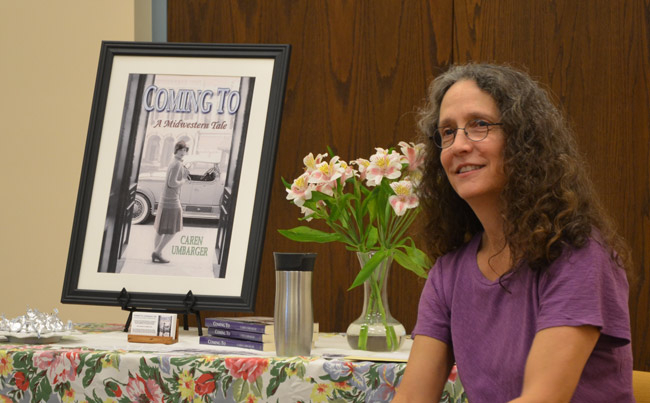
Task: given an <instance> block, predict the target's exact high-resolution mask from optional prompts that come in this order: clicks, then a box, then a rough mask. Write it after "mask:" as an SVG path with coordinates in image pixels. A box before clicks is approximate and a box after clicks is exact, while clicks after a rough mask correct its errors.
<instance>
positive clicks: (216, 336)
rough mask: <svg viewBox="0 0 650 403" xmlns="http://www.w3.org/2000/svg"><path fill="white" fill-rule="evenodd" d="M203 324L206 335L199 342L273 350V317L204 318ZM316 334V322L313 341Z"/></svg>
mask: <svg viewBox="0 0 650 403" xmlns="http://www.w3.org/2000/svg"><path fill="white" fill-rule="evenodd" d="M205 326H206V327H207V333H208V335H206V336H201V337H200V338H199V343H200V344H209V345H213V346H228V347H239V348H248V349H253V350H259V351H274V350H275V338H274V334H273V332H274V331H275V329H274V326H273V317H269V316H247V317H237V318H223V317H216V318H206V319H205ZM317 336H318V323H314V341H315V340H316V337H317Z"/></svg>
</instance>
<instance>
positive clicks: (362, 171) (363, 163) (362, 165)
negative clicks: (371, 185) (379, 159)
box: [350, 158, 370, 181]
mask: <svg viewBox="0 0 650 403" xmlns="http://www.w3.org/2000/svg"><path fill="white" fill-rule="evenodd" d="M352 164H356V165H357V166H358V167H359V170H358V172H359V178H360V179H361V180H362V181H363V180H366V170H367V169H368V166H370V161H368V160H367V159H363V158H357V159H356V160H354V161H350V165H352Z"/></svg>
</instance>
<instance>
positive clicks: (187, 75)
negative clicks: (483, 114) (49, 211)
mask: <svg viewBox="0 0 650 403" xmlns="http://www.w3.org/2000/svg"><path fill="white" fill-rule="evenodd" d="M290 51H291V46H290V45H287V44H194V43H144V42H115V41H104V42H102V44H101V51H100V57H99V66H98V71H97V78H96V83H95V90H94V95H93V102H92V110H91V114H90V122H89V128H88V137H87V142H86V147H85V152H84V159H83V168H82V173H81V180H80V184H79V191H78V196H77V203H76V209H75V217H74V224H73V228H72V235H71V240H70V248H69V252H68V262H67V267H66V272H65V278H64V284H63V291H62V296H61V302H62V303H70V304H90V305H104V306H112V305H114V306H120V305H122V307H123V308H124V307H125V306H126V307H138V308H150V309H161V310H174V309H181V310H182V309H184V308H187V307H188V305H191V308H192V309H193V310H196V311H205V310H217V311H252V310H253V309H254V306H255V295H256V292H257V282H258V274H259V268H260V263H261V260H262V247H263V242H264V233H265V227H266V221H267V214H268V205H269V199H270V194H271V185H272V178H273V170H274V165H275V156H276V148H277V142H278V136H279V131H280V122H281V115H282V107H283V100H284V93H285V86H286V81H287V75H288V66H289V58H290ZM158 83H161V84H158ZM165 83H166V84H165ZM188 83H189V84H188ZM223 83H226V84H228V83H235V84H233V87H232V88H231V87H228V86H227V85H225V84H223ZM222 84H223V87H222ZM165 85H168V86H169V88H166V87H165ZM228 85H230V84H228ZM237 85H238V87H237ZM172 86H173V88H172ZM214 86H218V88H216V89H215V88H214ZM165 93H166V94H165ZM182 93H183V94H186V95H187V94H189V95H187V96H185V95H181V94H182ZM206 93H210V94H208V95H206ZM235 93H236V94H235ZM219 96H220V98H219ZM190 98H191V100H192V101H191V102H190V101H187V99H190ZM181 105H185V106H186V107H184V106H181ZM208 110H209V112H206V111H208ZM242 110H243V112H241V111H242ZM156 113H157V114H158V115H156V117H158V118H160V119H157V120H156V121H155V122H156V123H154V122H153V120H154V119H153V118H154V115H155V114H156ZM185 113H188V114H189V115H184V114H185ZM208 115H209V116H208ZM188 116H189V117H188ZM222 118H223V120H219V119H222ZM215 119H216V120H215ZM155 124H157V125H158V126H155ZM206 125H207V126H206ZM228 125H230V126H228ZM154 126H155V127H156V128H157V129H158V130H159V131H155V130H154V129H153V127H154ZM163 126H165V129H166V131H165V130H163V128H162V127H163ZM198 127H200V128H198ZM224 127H225V129H224ZM179 128H180V129H181V130H180V131H179V130H177V129H179ZM183 130H185V131H184V132H183ZM180 132H183V133H185V134H179V133H180ZM161 133H162V134H161ZM188 133H189V134H188ZM228 133H230V139H229V138H228ZM147 136H149V137H147ZM155 136H158V137H155ZM183 136H184V137H183ZM163 137H164V139H163ZM181 137H182V138H183V139H186V140H188V142H189V143H192V146H190V147H189V149H190V150H189V151H188V152H189V153H192V152H194V153H196V155H197V156H201V157H204V156H206V155H212V158H216V159H215V160H214V161H211V163H214V164H215V165H214V167H216V168H219V167H220V166H221V173H220V174H218V175H221V176H219V178H220V179H219V180H220V181H221V183H220V185H221V186H222V189H221V196H220V198H219V202H218V203H217V202H216V201H215V204H214V205H211V206H209V207H208V209H209V210H210V209H212V210H210V211H213V210H214V214H219V219H218V220H212V221H210V220H205V221H201V220H196V222H200V223H203V222H210V223H211V224H209V225H204V224H200V225H199V224H196V227H188V226H187V225H186V224H185V225H183V230H182V231H190V230H192V231H196V233H197V234H198V233H199V232H198V231H203V232H201V234H208V235H206V237H208V239H211V240H214V239H215V238H216V242H215V244H214V245H215V248H214V249H212V244H211V243H208V244H207V245H208V246H207V247H206V246H203V244H201V245H202V246H194V245H198V244H199V243H198V242H199V241H198V240H199V239H200V240H201V242H206V241H205V239H204V238H203V236H202V235H181V236H180V237H179V236H177V237H176V238H177V239H181V238H183V239H184V241H182V242H184V243H185V244H184V245H179V244H177V245H175V246H174V245H172V246H171V248H172V249H171V250H172V252H174V251H175V252H176V255H172V257H174V256H176V257H177V260H178V261H179V262H181V261H183V260H182V259H185V260H184V261H183V262H185V263H176V266H174V263H173V262H172V263H171V264H164V263H163V264H160V263H159V264H156V263H154V256H153V254H152V255H151V259H148V254H149V251H150V250H151V249H153V243H152V242H153V241H152V242H150V241H151V240H152V239H154V238H155V236H156V234H157V232H156V231H157V229H154V227H155V226H154V224H151V222H150V221H152V219H150V220H149V222H148V223H149V224H150V225H151V228H148V227H147V228H145V227H144V226H136V225H133V224H132V223H133V217H134V214H139V212H142V211H143V209H141V208H139V207H142V204H143V203H140V204H138V203H136V202H137V201H138V200H137V199H136V198H135V197H136V196H137V194H138V192H139V190H140V189H144V183H145V179H144V175H145V174H144V171H145V169H144V168H145V165H147V164H149V165H155V169H162V168H161V165H162V163H160V161H158V160H155V159H153V161H154V162H155V163H153V164H150V163H149V160H148V159H147V158H150V157H151V158H156V156H159V157H158V158H163V157H165V156H169V153H163V152H159V151H160V150H161V149H165V147H167V151H169V149H170V144H172V142H171V141H170V138H171V139H172V140H173V142H174V145H175V144H178V142H177V141H178V139H179V138H181ZM154 140H155V141H154ZM163 140H164V141H163ZM147 142H148V143H147ZM228 142H229V143H228ZM153 143H156V144H157V145H156V144H153ZM145 144H146V146H147V147H145ZM161 144H162V146H161V147H159V146H160V145H161ZM219 147H222V148H223V149H222V148H219ZM172 148H173V147H172ZM206 150H207V151H209V152H207V153H203V152H204V151H206ZM223 150H225V151H223ZM201 153H203V154H201ZM171 155H172V157H173V156H174V155H175V153H174V154H171ZM214 155H217V156H218V157H214ZM165 158H167V159H169V158H171V157H165ZM185 160H187V157H186V158H185ZM185 160H181V161H182V163H183V164H184V163H185ZM145 162H146V164H145ZM156 163H158V165H156ZM149 165H147V167H148V168H147V169H154V168H151V167H149ZM170 166H171V165H170ZM224 170H225V171H227V173H225V177H224ZM156 172H157V171H156ZM156 172H151V175H150V176H151V177H153V176H154V174H156ZM160 172H162V171H160ZM160 172H158V174H159V175H160ZM168 172H169V171H168ZM148 173H149V172H148ZM204 176H205V175H204ZM204 176H200V178H203V177H204ZM188 177H189V178H194V176H193V175H189V176H188ZM195 179H196V178H194V179H192V180H190V181H187V182H186V183H192V184H193V183H195V182H196V180H195ZM134 183H135V185H134ZM165 183H166V182H165ZM183 186H186V185H183ZM218 186H219V184H217V186H216V187H218ZM142 191H143V192H144V190H142ZM182 192H183V190H181V193H182ZM215 199H216V198H215ZM150 203H151V201H150ZM144 204H145V206H146V203H144ZM151 204H152V205H153V203H151ZM158 204H160V203H158ZM138 206H139V207H138ZM192 208H193V210H192V211H193V213H197V214H198V213H200V212H201V209H202V208H204V207H196V206H192ZM189 209H190V204H189V202H188V204H187V205H183V217H184V218H183V222H184V223H185V222H187V221H188V220H190V219H188V218H186V217H185V214H186V213H187V212H188V211H189ZM144 210H145V211H147V212H150V213H156V212H158V210H156V209H155V208H154V207H152V206H149V208H148V209H144ZM134 212H137V213H134ZM187 214H189V213H187ZM158 215H162V214H156V216H158ZM224 217H225V218H224ZM215 222H216V224H214V223H215ZM154 223H155V221H154ZM156 224H157V223H156ZM205 227H207V229H206V228H205ZM188 228H189V229H188ZM136 230H137V232H138V235H137V236H136V235H135V233H136ZM183 233H184V232H181V234H183ZM152 237H154V238H152ZM188 239H189V240H190V241H188ZM172 242H173V241H172ZM180 242H181V241H180V240H179V241H178V243H180ZM210 242H211V241H210ZM149 243H151V245H152V246H151V248H149V247H148V246H147V245H148V244H149ZM174 247H175V248H176V249H174ZM148 248H149V249H148ZM190 252H191V253H190ZM204 252H206V253H207V254H210V258H209V259H210V262H211V266H210V267H211V268H212V275H211V276H210V275H208V276H204V275H203V274H200V273H209V267H208V263H205V262H206V259H207V258H205V255H204V254H203V253H204ZM137 256H139V257H137ZM142 256H144V258H143V257H142ZM199 257H201V258H202V259H203V260H198V259H199ZM190 258H196V259H197V262H198V263H196V264H195V263H193V261H190V260H188V259H190ZM215 259H216V261H217V262H219V261H221V262H223V263H221V264H218V265H217V264H215ZM170 260H172V259H170ZM150 266H151V267H150ZM188 266H190V267H194V266H196V269H192V270H195V271H190V269H188ZM170 268H175V269H176V270H177V271H174V270H173V269H170ZM206 268H208V270H207V271H206ZM127 269H128V270H127ZM226 269H227V270H226ZM151 270H167V272H165V274H159V272H153V271H151ZM183 270H187V273H190V274H186V275H183V274H182V273H185V272H184V271H183ZM178 273H181V274H178ZM197 273H199V274H197ZM188 298H189V299H191V301H189V302H188Z"/></svg>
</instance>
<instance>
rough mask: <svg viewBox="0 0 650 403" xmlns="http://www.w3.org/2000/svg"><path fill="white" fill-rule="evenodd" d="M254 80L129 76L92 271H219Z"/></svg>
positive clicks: (213, 274) (199, 273)
mask: <svg viewBox="0 0 650 403" xmlns="http://www.w3.org/2000/svg"><path fill="white" fill-rule="evenodd" d="M254 83H255V79H254V77H219V76H170V75H146V74H130V75H129V81H128V86H127V92H126V97H125V103H124V112H123V117H122V119H123V120H122V125H121V128H120V139H119V142H118V145H117V147H118V153H117V158H116V161H115V168H114V171H113V172H114V173H113V180H112V188H111V193H110V195H111V196H110V198H109V203H108V212H107V217H106V223H107V224H106V230H105V236H104V238H103V241H102V255H101V259H100V264H99V266H98V271H99V272H102V271H105V272H114V273H123V274H144V275H149V274H155V275H169V276H190V277H216V278H224V277H225V274H226V267H227V253H225V251H226V250H227V249H228V245H229V239H228V236H227V234H228V233H229V232H230V231H229V229H230V228H229V227H228V225H229V224H230V225H232V222H231V221H230V220H228V218H229V217H230V216H231V215H232V214H233V211H232V208H233V206H234V205H235V204H236V194H237V187H238V184H239V174H240V172H241V166H240V165H239V163H240V162H241V158H242V155H243V152H244V148H243V147H242V146H243V144H244V142H243V141H242V139H245V135H246V129H247V126H248V118H249V109H250V102H251V100H252V94H253V91H254Z"/></svg>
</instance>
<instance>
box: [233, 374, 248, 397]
mask: <svg viewBox="0 0 650 403" xmlns="http://www.w3.org/2000/svg"><path fill="white" fill-rule="evenodd" d="M232 395H233V397H234V398H235V401H236V402H241V401H242V400H244V399H245V398H246V396H248V382H247V381H244V379H243V378H239V379H237V380H236V381H235V382H234V383H233V384H232Z"/></svg>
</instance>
